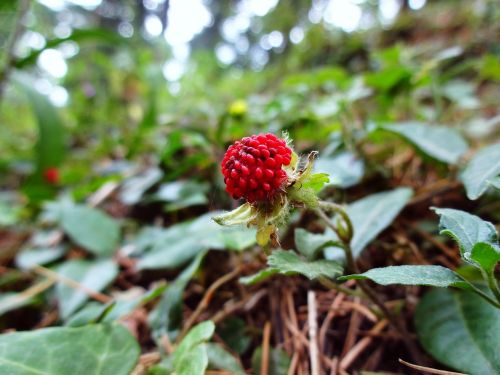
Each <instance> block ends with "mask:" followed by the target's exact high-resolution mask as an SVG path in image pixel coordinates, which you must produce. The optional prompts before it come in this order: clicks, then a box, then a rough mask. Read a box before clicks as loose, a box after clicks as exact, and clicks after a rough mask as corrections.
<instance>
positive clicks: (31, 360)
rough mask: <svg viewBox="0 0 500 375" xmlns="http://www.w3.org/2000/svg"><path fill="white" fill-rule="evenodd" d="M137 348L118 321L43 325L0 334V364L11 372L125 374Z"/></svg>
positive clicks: (21, 374)
mask: <svg viewBox="0 0 500 375" xmlns="http://www.w3.org/2000/svg"><path fill="white" fill-rule="evenodd" d="M139 354H140V348H139V345H138V344H137V342H136V341H135V339H134V337H133V336H132V335H131V334H130V333H129V332H128V330H127V329H126V328H124V327H122V326H120V325H108V324H106V325H90V326H86V327H82V328H66V327H65V328H60V327H57V328H45V329H40V330H35V331H30V332H16V333H9V334H3V335H0V368H1V369H2V373H3V374H12V375H34V374H38V375H68V374H81V373H85V374H92V375H108V374H113V375H129V374H130V373H131V371H132V369H133V368H134V366H135V364H136V363H137V360H138V358H139Z"/></svg>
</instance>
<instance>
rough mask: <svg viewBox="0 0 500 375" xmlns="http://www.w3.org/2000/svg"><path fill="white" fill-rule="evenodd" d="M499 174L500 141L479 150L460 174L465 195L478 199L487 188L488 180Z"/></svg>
mask: <svg viewBox="0 0 500 375" xmlns="http://www.w3.org/2000/svg"><path fill="white" fill-rule="evenodd" d="M499 174H500V143H496V144H494V145H491V146H488V147H485V148H483V149H481V150H479V151H478V152H477V153H476V154H475V155H474V157H473V158H472V159H471V161H470V162H469V164H467V167H466V168H465V169H464V170H463V172H462V173H461V174H460V179H461V180H462V182H463V184H464V186H465V191H466V192H467V197H468V198H469V199H472V200H475V199H478V198H479V197H480V196H481V195H483V194H484V192H485V191H486V189H488V180H491V179H493V178H495V177H496V176H498V175H499Z"/></svg>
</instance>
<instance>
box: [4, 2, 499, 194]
mask: <svg viewBox="0 0 500 375" xmlns="http://www.w3.org/2000/svg"><path fill="white" fill-rule="evenodd" d="M497 5H498V4H496V1H494V0H477V1H456V0H448V1H447V0H440V1H425V0H408V1H403V0H381V1H373V0H331V1H328V0H315V1H312V2H311V1H301V0H282V1H278V0H269V1H263V0H255V1H251V0H241V1H209V0H205V1H202V0H189V1H180V0H177V1H173V0H171V1H167V0H164V1H160V0H145V1H111V0H109V1H108V0H104V1H101V0H92V1H77V0H75V1H69V0H68V1H66V0H40V1H34V2H32V1H19V2H18V1H3V2H2V4H1V8H0V16H1V19H2V22H1V33H0V43H1V51H2V64H3V65H2V70H1V84H2V91H1V95H2V96H1V113H0V121H1V124H2V126H1V127H0V149H1V150H2V152H1V154H0V169H1V171H2V177H1V180H0V183H1V185H2V187H3V188H4V189H7V190H11V191H12V190H17V189H22V191H23V192H24V194H25V196H26V197H27V198H28V199H29V201H30V202H32V203H36V202H38V201H40V200H42V199H46V198H50V197H53V196H54V194H55V192H56V189H54V186H48V184H47V183H46V182H44V181H43V171H44V170H45V169H47V168H51V167H57V168H58V169H59V171H60V182H61V184H60V185H59V187H64V188H67V189H68V190H69V191H71V192H72V194H73V196H74V198H76V199H77V200H79V199H82V198H83V197H85V196H86V194H87V193H89V192H91V191H93V190H95V188H96V187H98V186H99V185H100V184H102V183H104V182H105V181H108V180H120V179H122V178H124V176H126V175H127V174H128V173H134V172H131V171H133V170H134V168H139V169H141V168H144V165H155V166H159V167H160V168H161V169H162V170H163V172H164V173H165V177H166V180H172V181H173V180H175V179H177V178H179V177H180V176H196V179H199V180H200V181H201V180H203V181H215V182H217V179H218V175H217V173H216V172H217V168H216V167H215V165H216V162H217V161H218V160H219V159H220V155H221V153H222V152H223V150H224V146H225V145H226V144H227V143H228V142H229V141H231V140H233V139H235V138H237V137H241V136H243V135H245V134H250V133H254V132H258V131H272V132H280V131H281V130H286V131H288V132H289V133H290V134H291V136H292V138H294V139H296V140H297V143H298V144H299V145H300V151H304V150H306V149H308V148H312V147H316V148H317V147H319V148H324V147H327V146H329V149H328V150H330V152H335V150H336V149H337V148H344V149H348V150H350V151H352V152H354V153H357V154H360V153H363V147H361V145H362V144H363V142H365V140H366V135H367V134H368V133H369V132H370V126H373V125H374V124H375V125H376V124H380V123H384V122H400V121H407V120H417V121H422V122H429V123H439V124H453V125H456V126H458V127H459V128H461V130H463V131H464V132H466V133H468V134H469V135H470V136H471V138H472V141H473V142H479V143H480V142H482V141H481V138H483V139H486V138H489V137H491V136H492V133H496V134H498V126H497V125H498V122H499V120H500V119H499V118H498V117H496V116H497V104H498V100H497V98H498V95H499V92H498V91H499V89H498V81H499V80H500V72H499V68H498V56H499V54H500V50H499V44H498V32H499V30H498V28H499V26H498V24H499V23H498V20H499V17H500V9H499V7H498V6H497ZM341 133H342V134H343V135H344V136H343V139H341V138H342V137H339V134H341ZM375 138H377V137H375ZM365 151H366V150H365ZM380 153H384V150H380ZM360 156H363V155H360ZM376 156H377V154H375V155H373V156H371V157H370V159H374V158H376ZM371 164H374V163H371ZM218 183H219V185H220V180H219V181H218Z"/></svg>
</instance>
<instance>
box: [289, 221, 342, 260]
mask: <svg viewBox="0 0 500 375" xmlns="http://www.w3.org/2000/svg"><path fill="white" fill-rule="evenodd" d="M337 245H339V242H337V241H333V240H332V239H331V236H329V235H328V234H316V233H311V232H308V231H306V230H305V229H303V228H296V229H295V246H296V247H297V250H298V251H299V252H300V253H301V254H302V255H304V256H305V257H306V258H307V259H308V260H312V259H315V258H316V257H317V256H318V253H319V252H320V251H321V250H322V249H323V248H324V247H326V246H337Z"/></svg>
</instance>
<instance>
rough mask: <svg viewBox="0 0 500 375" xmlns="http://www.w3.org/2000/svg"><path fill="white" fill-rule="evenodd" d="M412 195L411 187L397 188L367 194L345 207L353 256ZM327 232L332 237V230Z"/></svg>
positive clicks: (359, 252)
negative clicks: (349, 224) (351, 227)
mask: <svg viewBox="0 0 500 375" xmlns="http://www.w3.org/2000/svg"><path fill="white" fill-rule="evenodd" d="M412 195H413V191H412V190H411V189H409V188H398V189H395V190H391V191H386V192H382V193H377V194H372V195H369V196H368V197H365V198H363V199H360V200H358V201H356V202H354V203H351V204H350V205H349V206H348V207H347V214H348V215H349V217H350V218H351V221H352V225H353V226H354V236H353V238H352V241H351V247H352V251H353V255H354V256H355V257H357V256H359V254H361V252H362V251H363V249H364V248H365V247H366V245H368V243H369V242H370V241H372V240H373V239H374V238H375V237H377V236H378V235H379V233H380V232H382V231H383V230H384V229H385V228H387V227H388V226H389V225H390V224H391V223H392V222H393V220H394V219H395V218H396V216H397V215H398V214H399V213H400V212H401V210H402V209H403V208H404V207H405V205H406V203H407V202H408V201H409V200H410V198H411V196H412ZM329 233H330V234H331V235H332V237H333V235H334V234H333V232H331V231H329Z"/></svg>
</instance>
